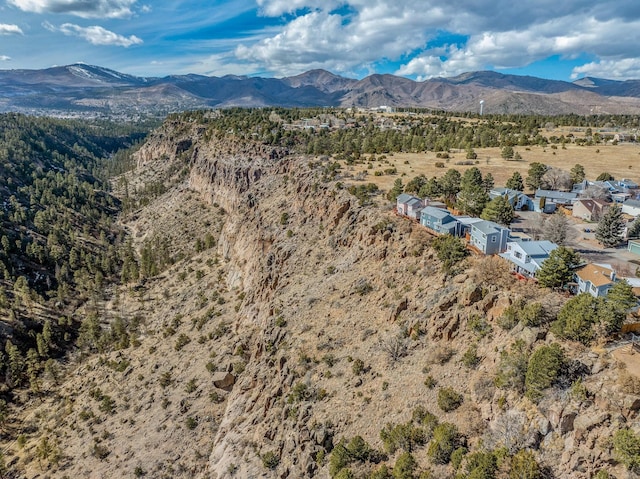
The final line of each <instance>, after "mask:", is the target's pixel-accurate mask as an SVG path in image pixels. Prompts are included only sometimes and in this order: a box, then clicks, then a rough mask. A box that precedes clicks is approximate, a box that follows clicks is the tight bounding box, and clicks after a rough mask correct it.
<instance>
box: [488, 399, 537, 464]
mask: <svg viewBox="0 0 640 479" xmlns="http://www.w3.org/2000/svg"><path fill="white" fill-rule="evenodd" d="M527 439H528V437H527V432H526V430H525V414H524V413H523V412H521V411H517V410H514V409H510V410H509V411H507V412H506V413H504V414H503V415H501V416H498V417H497V418H496V419H495V421H493V423H492V424H491V426H490V429H489V430H488V431H487V433H486V434H485V444H486V445H487V446H489V447H492V448H497V447H504V448H506V449H507V450H508V451H509V452H510V453H511V454H513V453H514V452H516V451H517V450H518V449H520V448H521V447H522V446H523V445H524V444H525V443H526V442H527Z"/></svg>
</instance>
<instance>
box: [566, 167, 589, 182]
mask: <svg viewBox="0 0 640 479" xmlns="http://www.w3.org/2000/svg"><path fill="white" fill-rule="evenodd" d="M569 173H570V174H571V181H572V182H573V184H576V183H581V182H583V181H584V179H585V177H586V175H585V172H584V166H582V165H581V164H579V163H576V165H575V166H574V167H573V168H571V171H570V172H569Z"/></svg>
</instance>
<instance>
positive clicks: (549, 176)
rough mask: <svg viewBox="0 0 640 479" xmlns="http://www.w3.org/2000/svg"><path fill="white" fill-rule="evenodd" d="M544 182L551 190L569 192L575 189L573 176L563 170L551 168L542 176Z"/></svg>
mask: <svg viewBox="0 0 640 479" xmlns="http://www.w3.org/2000/svg"><path fill="white" fill-rule="evenodd" d="M542 182H543V184H545V185H546V186H547V188H549V189H550V190H563V191H569V190H571V188H572V187H573V181H571V174H570V173H569V172H568V171H565V170H561V169H560V168H549V169H548V170H547V172H546V173H545V174H544V175H543V176H542Z"/></svg>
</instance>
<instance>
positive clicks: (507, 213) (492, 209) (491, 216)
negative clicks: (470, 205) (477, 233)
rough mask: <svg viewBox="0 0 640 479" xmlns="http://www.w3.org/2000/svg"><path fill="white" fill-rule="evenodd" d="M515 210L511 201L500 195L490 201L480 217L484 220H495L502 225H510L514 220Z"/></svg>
mask: <svg viewBox="0 0 640 479" xmlns="http://www.w3.org/2000/svg"><path fill="white" fill-rule="evenodd" d="M513 217H514V212H513V207H512V206H511V203H509V200H508V199H507V198H506V197H504V196H498V197H496V198H494V199H492V200H491V201H489V203H487V206H485V208H484V209H483V210H482V214H481V215H480V218H482V219H483V220H488V221H494V222H496V223H500V224H501V225H505V226H509V225H510V224H511V222H512V221H513Z"/></svg>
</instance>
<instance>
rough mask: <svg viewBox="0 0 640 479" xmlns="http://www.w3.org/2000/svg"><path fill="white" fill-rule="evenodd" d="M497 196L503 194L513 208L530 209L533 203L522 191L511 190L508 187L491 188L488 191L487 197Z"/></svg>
mask: <svg viewBox="0 0 640 479" xmlns="http://www.w3.org/2000/svg"><path fill="white" fill-rule="evenodd" d="M498 196H504V197H505V198H507V200H508V201H509V203H510V204H511V206H512V207H513V209H514V210H516V211H520V210H525V211H526V210H532V209H533V203H532V202H531V198H529V197H528V196H527V195H525V194H524V193H523V192H522V191H517V190H512V189H510V188H502V187H499V188H493V189H492V190H491V191H489V198H490V199H494V198H497V197H498Z"/></svg>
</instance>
